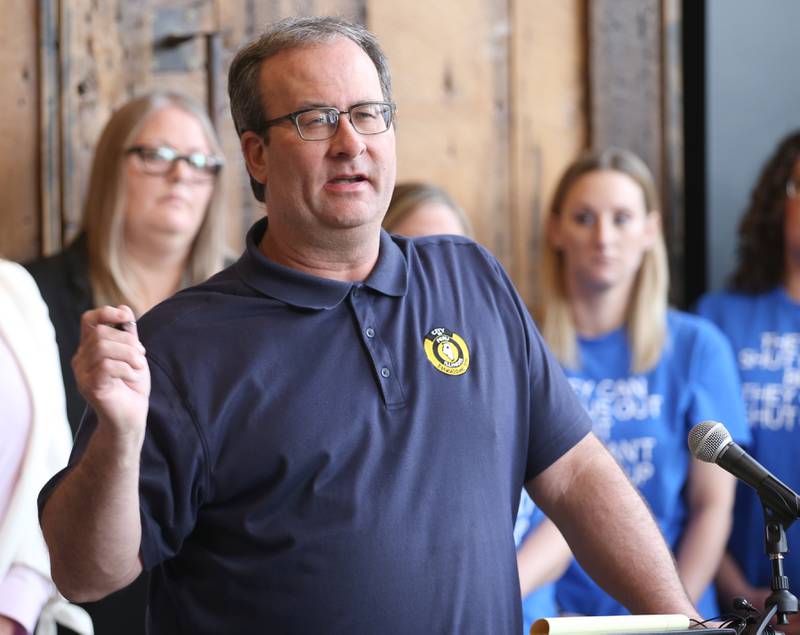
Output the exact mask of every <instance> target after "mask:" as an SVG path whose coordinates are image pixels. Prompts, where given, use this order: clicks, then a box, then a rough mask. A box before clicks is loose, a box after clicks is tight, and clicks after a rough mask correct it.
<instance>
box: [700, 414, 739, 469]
mask: <svg viewBox="0 0 800 635" xmlns="http://www.w3.org/2000/svg"><path fill="white" fill-rule="evenodd" d="M731 442H732V439H731V434H730V432H728V430H727V428H726V427H725V426H724V425H722V424H721V423H720V422H719V421H701V422H700V423H698V424H697V425H696V426H695V427H694V428H692V429H691V430H690V431H689V450H691V452H692V456H694V457H695V458H696V459H700V460H701V461H705V462H706V463H716V461H717V457H718V456H719V454H720V452H722V449H723V448H724V447H725V446H726V445H728V444H729V443H731Z"/></svg>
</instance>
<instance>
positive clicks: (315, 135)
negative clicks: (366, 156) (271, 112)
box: [264, 101, 396, 141]
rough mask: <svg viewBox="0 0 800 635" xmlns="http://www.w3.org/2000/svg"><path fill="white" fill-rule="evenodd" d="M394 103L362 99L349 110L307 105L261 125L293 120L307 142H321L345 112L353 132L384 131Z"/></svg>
mask: <svg viewBox="0 0 800 635" xmlns="http://www.w3.org/2000/svg"><path fill="white" fill-rule="evenodd" d="M395 108H396V107H395V105H394V104H393V103H392V102H390V101H365V102H363V103H360V104H356V105H355V106H351V107H350V109H349V110H339V109H337V108H306V109H305V110H298V111H296V112H292V113H289V114H288V115H283V117H277V118H275V119H270V120H269V121H268V122H267V123H266V124H264V128H265V129H266V128H269V127H271V126H274V125H276V124H279V123H281V122H282V121H292V122H293V123H294V125H295V128H297V133H298V134H299V135H300V138H301V139H305V140H306V141H324V140H325V139H330V138H331V137H333V135H335V134H336V131H337V130H338V129H339V119H340V118H341V116H342V115H347V116H348V118H349V119H350V123H351V125H352V126H353V128H355V130H356V132H358V133H360V134H363V135H370V134H380V133H381V132H386V131H387V130H388V129H389V127H390V126H391V125H392V119H393V118H394V112H395Z"/></svg>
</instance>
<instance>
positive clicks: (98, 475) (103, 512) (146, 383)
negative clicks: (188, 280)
mask: <svg viewBox="0 0 800 635" xmlns="http://www.w3.org/2000/svg"><path fill="white" fill-rule="evenodd" d="M133 319H134V317H133V312H132V311H131V310H130V309H129V308H127V307H120V308H112V307H103V308H101V309H96V310H94V311H89V312H87V313H85V314H84V316H83V318H82V320H81V344H80V347H79V349H78V353H77V354H76V355H75V358H74V359H73V369H74V371H75V377H76V380H77V383H78V387H79V389H80V391H81V394H82V395H83V396H84V397H85V398H86V400H87V401H88V402H89V403H90V404H91V405H92V407H93V408H94V410H95V411H96V413H97V418H98V425H97V428H96V429H95V431H94V434H93V435H92V438H91V440H90V442H89V444H88V447H87V448H86V451H85V453H84V454H83V456H82V457H81V459H80V461H79V462H78V464H77V465H76V466H75V467H74V468H73V469H72V470H71V471H70V472H69V473H68V474H67V476H66V477H65V478H64V480H63V481H62V482H61V483H60V484H59V485H58V486H57V487H56V489H55V490H54V491H53V493H52V495H51V496H50V498H49V500H48V501H47V503H46V504H45V506H44V509H43V510H42V518H41V520H42V530H43V533H44V536H45V540H46V542H47V545H48V547H49V549H50V557H51V565H52V572H53V580H54V581H55V583H56V586H58V588H59V590H60V591H61V592H62V593H63V594H64V596H65V597H67V598H69V599H71V600H74V601H81V602H86V601H93V600H97V599H100V598H102V597H104V596H106V595H108V594H109V593H111V592H113V591H116V590H118V589H120V588H122V587H124V586H126V585H127V584H129V583H130V582H132V581H133V580H135V579H136V577H137V576H138V575H139V573H140V572H141V570H142V565H141V561H140V560H139V546H140V542H141V521H140V517H139V459H140V453H141V448H142V443H143V440H144V432H145V422H146V419H147V408H148V395H149V393H150V373H149V369H148V366H147V361H146V360H145V356H144V348H143V347H142V345H141V344H140V343H139V340H138V337H137V336H136V333H135V330H136V329H135V326H132V327H129V328H130V332H124V331H119V330H116V329H114V328H112V327H110V326H103V325H105V324H115V323H119V322H125V321H128V320H133Z"/></svg>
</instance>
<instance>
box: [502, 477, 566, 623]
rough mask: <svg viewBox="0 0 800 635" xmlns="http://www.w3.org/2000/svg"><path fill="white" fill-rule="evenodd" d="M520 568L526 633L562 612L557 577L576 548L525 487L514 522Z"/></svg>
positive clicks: (518, 565) (518, 567) (515, 542)
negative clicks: (542, 619) (572, 546)
mask: <svg viewBox="0 0 800 635" xmlns="http://www.w3.org/2000/svg"><path fill="white" fill-rule="evenodd" d="M514 544H515V545H516V547H517V569H518V571H519V587H520V595H521V596H522V633H523V635H527V634H528V633H530V631H531V625H532V624H533V623H534V622H535V621H536V620H538V619H540V618H544V617H555V616H557V615H558V614H559V610H558V603H557V602H556V586H555V581H556V580H558V579H559V578H560V577H561V575H562V574H563V573H564V571H566V569H567V567H568V566H569V563H570V560H571V559H572V552H571V551H570V550H569V545H568V544H567V542H566V541H565V540H564V537H563V536H562V535H561V532H559V531H558V528H557V527H556V526H555V525H554V524H553V522H552V521H551V520H550V519H548V518H547V516H545V515H544V513H543V512H542V510H541V509H539V508H538V507H537V506H536V503H534V502H533V500H532V499H531V497H530V496H529V495H528V492H526V491H525V490H522V496H520V500H519V510H517V520H516V522H515V523H514Z"/></svg>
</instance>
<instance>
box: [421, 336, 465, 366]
mask: <svg viewBox="0 0 800 635" xmlns="http://www.w3.org/2000/svg"><path fill="white" fill-rule="evenodd" d="M423 346H424V348H425V355H426V356H427V358H428V361H429V362H430V363H431V364H432V365H433V367H434V368H435V369H436V370H438V371H439V372H442V373H444V374H445V375H463V374H464V373H466V372H467V369H468V368H469V348H468V347H467V343H466V342H465V341H464V340H463V339H462V338H461V336H460V335H458V334H457V333H453V331H448V330H447V329H446V328H443V327H437V328H435V329H431V330H430V331H429V332H428V334H427V335H426V336H425V339H424V340H423Z"/></svg>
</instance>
